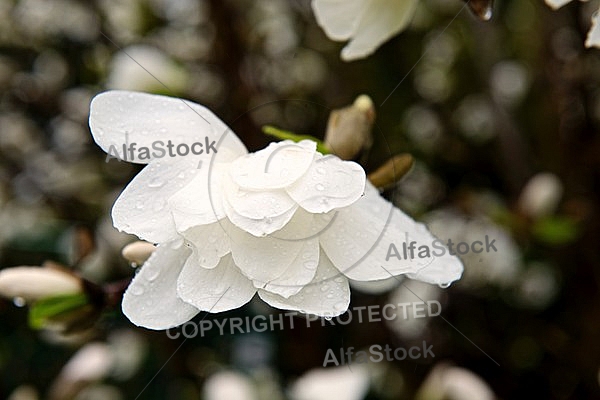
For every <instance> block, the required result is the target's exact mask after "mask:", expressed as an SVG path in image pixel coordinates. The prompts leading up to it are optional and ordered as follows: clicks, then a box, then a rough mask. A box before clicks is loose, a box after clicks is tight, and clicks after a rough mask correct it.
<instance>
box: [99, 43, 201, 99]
mask: <svg viewBox="0 0 600 400" xmlns="http://www.w3.org/2000/svg"><path fill="white" fill-rule="evenodd" d="M188 80H189V76H188V73H187V72H186V71H185V70H184V68H183V67H182V66H180V65H178V64H177V63H175V61H173V60H172V59H171V58H169V56H168V55H166V54H165V53H163V52H162V51H160V50H158V49H157V48H155V47H151V46H147V45H134V46H129V47H126V48H124V49H123V50H121V51H119V52H118V53H117V54H116V55H115V56H114V57H113V58H112V62H111V65H110V75H109V76H108V81H107V83H106V85H107V87H109V88H111V89H122V90H143V91H148V92H165V91H169V92H172V93H181V92H183V90H184V89H185V88H186V86H187V84H188Z"/></svg>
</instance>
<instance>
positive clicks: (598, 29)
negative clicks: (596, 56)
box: [546, 0, 600, 48]
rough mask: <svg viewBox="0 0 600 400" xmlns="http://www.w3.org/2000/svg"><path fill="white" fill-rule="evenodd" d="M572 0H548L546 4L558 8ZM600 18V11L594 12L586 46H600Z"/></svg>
mask: <svg viewBox="0 0 600 400" xmlns="http://www.w3.org/2000/svg"><path fill="white" fill-rule="evenodd" d="M571 1H572V0H546V4H548V5H549V6H550V7H551V8H552V9H554V10H557V9H559V8H561V7H562V6H564V5H565V4H567V3H570V2H571ZM582 1H585V0H582ZM598 18H600V13H599V12H596V13H594V15H593V16H592V27H591V28H590V30H589V31H588V35H587V38H586V40H585V47H598V48H600V21H599V19H598Z"/></svg>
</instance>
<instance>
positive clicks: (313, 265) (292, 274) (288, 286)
mask: <svg viewBox="0 0 600 400" xmlns="http://www.w3.org/2000/svg"><path fill="white" fill-rule="evenodd" d="M302 243H303V244H302V248H301V249H300V252H299V253H298V255H297V256H296V258H295V259H294V261H292V263H291V264H290V265H289V267H288V268H287V269H286V270H285V271H283V273H282V274H281V275H280V276H279V277H278V278H275V279H273V280H272V281H270V282H269V283H267V285H266V286H265V287H264V290H265V291H267V292H271V293H275V294H278V295H280V296H283V297H285V298H288V297H290V296H292V295H295V294H297V293H298V292H299V291H300V290H302V288H303V287H304V285H306V284H308V283H309V282H310V281H312V279H313V278H314V277H315V273H316V271H317V267H318V265H319V240H318V238H316V237H314V238H311V239H308V240H304V241H303V242H302Z"/></svg>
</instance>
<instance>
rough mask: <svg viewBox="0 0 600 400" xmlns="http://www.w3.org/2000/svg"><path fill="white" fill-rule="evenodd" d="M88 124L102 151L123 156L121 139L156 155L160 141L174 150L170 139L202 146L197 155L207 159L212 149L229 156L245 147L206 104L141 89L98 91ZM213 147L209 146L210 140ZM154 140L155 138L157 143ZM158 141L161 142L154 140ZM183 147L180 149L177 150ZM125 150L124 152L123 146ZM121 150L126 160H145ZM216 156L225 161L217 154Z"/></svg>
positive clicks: (163, 145) (174, 142)
mask: <svg viewBox="0 0 600 400" xmlns="http://www.w3.org/2000/svg"><path fill="white" fill-rule="evenodd" d="M89 124H90V129H91V131H92V136H93V137H94V140H95V141H96V143H97V144H98V145H99V146H100V147H101V148H102V149H103V150H104V151H105V152H107V153H109V154H112V155H115V151H116V154H117V155H119V156H120V158H122V159H124V155H123V151H122V148H123V145H129V144H132V145H133V144H134V143H135V145H136V146H135V147H136V149H140V148H142V147H146V148H148V149H149V150H150V152H151V156H152V153H154V154H155V155H156V156H155V157H154V158H160V154H161V152H160V151H158V150H156V147H154V148H153V146H157V147H160V148H161V149H162V150H163V151H164V155H163V157H169V151H171V152H172V154H176V149H175V148H173V149H171V150H169V149H168V148H167V144H168V141H169V140H171V142H172V144H173V145H174V146H177V145H179V144H186V145H187V146H188V147H190V148H191V146H192V145H193V144H194V143H200V144H201V145H202V148H200V147H198V146H196V148H195V149H196V150H195V151H196V152H200V149H202V150H203V153H202V154H200V155H199V157H200V158H201V159H204V160H209V159H210V157H212V156H213V155H214V154H219V152H221V153H224V149H229V150H230V152H229V153H230V157H231V158H230V160H229V161H231V160H233V158H235V157H237V156H240V155H243V154H246V153H247V150H246V147H245V146H244V145H243V144H242V142H241V141H240V139H239V138H238V137H237V136H236V135H235V133H233V131H231V129H230V128H229V127H228V126H227V125H225V123H223V121H221V120H220V119H219V118H218V117H217V116H216V115H214V114H213V113H212V112H211V111H210V110H208V109H207V108H205V107H203V106H201V105H198V104H196V103H193V102H191V101H188V100H183V99H177V98H173V97H166V96H159V95H153V94H148V93H141V92H128V91H121V90H112V91H107V92H103V93H100V94H98V95H97V96H96V97H94V98H93V99H92V102H91V105H90V120H89ZM213 141H215V142H216V144H214V145H213V146H214V147H215V148H216V151H217V152H216V153H214V151H213V150H211V149H210V146H209V145H210V143H212V142H213ZM157 143H159V144H157ZM160 143H162V144H160ZM182 152H183V150H182ZM126 153H129V152H128V151H127V152H126ZM130 156H131V154H127V159H126V160H127V161H130V162H135V163H142V164H146V163H148V162H150V160H149V159H146V157H145V155H143V154H141V153H139V152H138V151H134V152H133V158H131V157H130ZM220 159H221V161H227V160H226V159H225V157H224V156H223V157H220Z"/></svg>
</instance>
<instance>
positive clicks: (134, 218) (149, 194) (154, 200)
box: [112, 158, 198, 243]
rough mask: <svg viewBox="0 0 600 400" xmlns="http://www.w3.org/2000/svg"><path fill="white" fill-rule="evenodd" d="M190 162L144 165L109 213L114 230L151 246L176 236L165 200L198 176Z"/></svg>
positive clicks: (160, 162) (190, 160)
mask: <svg viewBox="0 0 600 400" xmlns="http://www.w3.org/2000/svg"><path fill="white" fill-rule="evenodd" d="M197 171H198V170H197V169H196V162H195V160H194V159H192V158H182V159H177V160H175V161H172V162H163V161H155V162H153V163H151V164H149V165H147V166H146V167H145V168H144V169H143V170H142V171H141V172H140V173H139V174H137V175H136V176H135V178H133V180H132V181H131V182H130V183H129V185H127V187H126V188H125V190H123V192H122V193H121V195H120V196H119V198H118V199H117V200H116V201H115V204H114V206H113V209H112V220H113V224H114V226H115V228H117V229H119V230H120V231H125V232H127V233H132V234H134V235H137V236H138V237H139V238H141V239H144V240H147V241H149V242H153V243H160V242H165V241H167V240H170V239H172V238H174V237H176V236H177V230H176V229H175V222H174V220H173V216H172V215H171V212H170V211H169V207H168V204H167V203H168V200H169V198H170V197H171V196H172V195H173V193H176V192H177V191H178V190H180V189H181V188H182V187H184V186H185V185H187V184H188V183H189V182H190V181H191V180H192V179H193V178H194V175H196V173H197Z"/></svg>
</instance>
